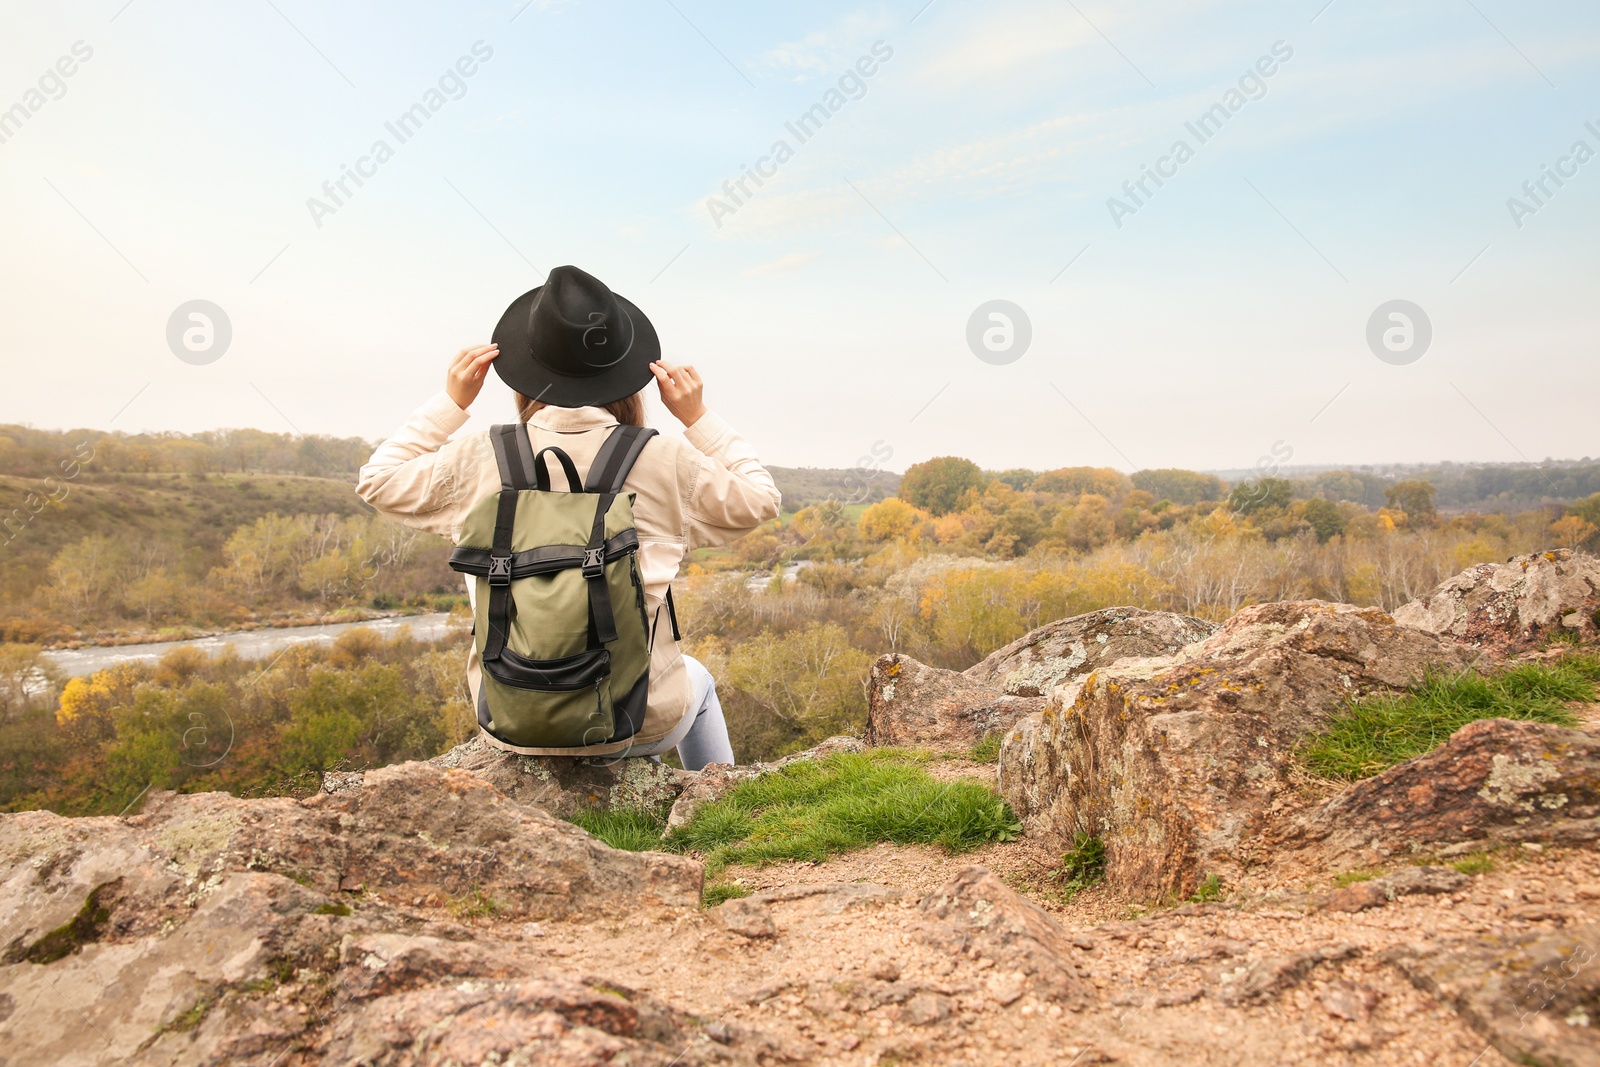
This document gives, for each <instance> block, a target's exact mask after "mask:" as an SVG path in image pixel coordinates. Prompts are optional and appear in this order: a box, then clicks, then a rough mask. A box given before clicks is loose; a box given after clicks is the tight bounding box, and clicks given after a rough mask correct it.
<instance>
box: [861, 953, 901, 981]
mask: <svg viewBox="0 0 1600 1067" xmlns="http://www.w3.org/2000/svg"><path fill="white" fill-rule="evenodd" d="M867 973H868V974H869V975H871V976H872V977H874V978H876V979H878V981H880V982H898V981H899V980H900V965H899V964H898V963H896V962H895V961H894V960H890V959H876V960H873V961H872V964H871V966H869V967H868V968H867Z"/></svg>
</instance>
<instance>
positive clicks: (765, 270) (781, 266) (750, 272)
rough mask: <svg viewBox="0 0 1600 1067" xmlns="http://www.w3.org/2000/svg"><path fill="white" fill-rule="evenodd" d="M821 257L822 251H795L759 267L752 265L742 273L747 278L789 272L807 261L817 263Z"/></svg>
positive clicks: (797, 268)
mask: <svg viewBox="0 0 1600 1067" xmlns="http://www.w3.org/2000/svg"><path fill="white" fill-rule="evenodd" d="M821 258H822V253H821V252H794V253H791V254H790V255H787V256H781V257H779V258H778V259H775V260H773V261H772V262H771V263H763V264H761V265H760V266H759V267H750V268H749V269H747V270H744V271H741V272H740V273H742V274H743V275H744V276H745V277H746V278H766V277H770V276H771V275H774V274H788V273H790V272H791V271H795V270H799V269H800V268H801V267H803V266H805V265H806V264H807V263H815V262H816V261H817V260H819V259H821Z"/></svg>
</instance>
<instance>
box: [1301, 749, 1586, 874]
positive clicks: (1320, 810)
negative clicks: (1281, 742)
mask: <svg viewBox="0 0 1600 1067" xmlns="http://www.w3.org/2000/svg"><path fill="white" fill-rule="evenodd" d="M1596 840H1600V736H1596V735H1595V734H1593V733H1590V732H1589V731H1587V730H1567V729H1563V728H1561V727H1559V726H1549V725H1546V724H1544V723H1533V722H1514V721H1512V720H1509V719H1483V720H1480V721H1478V722H1473V723H1468V724H1467V725H1466V726H1463V727H1462V728H1461V729H1459V730H1457V731H1456V732H1455V733H1454V734H1453V735H1451V737H1450V739H1449V740H1448V741H1446V742H1445V743H1444V744H1442V745H1440V746H1439V747H1438V748H1436V749H1434V750H1433V751H1432V752H1429V753H1427V754H1425V755H1422V756H1419V757H1417V758H1416V759H1412V760H1407V761H1406V762H1404V763H1401V764H1398V765H1396V766H1394V767H1390V768H1389V769H1388V770H1386V771H1384V772H1383V773H1381V774H1378V775H1376V776H1374V777H1372V778H1368V779H1366V780H1365V781H1361V782H1357V783H1355V784H1354V785H1352V786H1350V787H1349V788H1347V789H1345V790H1343V791H1342V792H1340V793H1339V794H1338V795H1336V796H1334V797H1333V798H1331V799H1330V800H1328V801H1326V802H1325V803H1323V804H1321V805H1320V806H1318V807H1317V808H1316V809H1314V810H1313V811H1311V812H1309V813H1307V814H1305V815H1304V816H1302V817H1301V818H1299V819H1297V820H1295V821H1294V822H1292V823H1291V824H1290V825H1289V827H1288V828H1287V829H1286V830H1285V832H1284V833H1283V836H1282V839H1281V842H1280V844H1281V847H1283V848H1308V847H1315V848H1316V849H1317V852H1318V854H1319V855H1321V856H1323V857H1325V858H1326V861H1327V862H1329V863H1332V864H1334V865H1336V866H1359V865H1362V864H1370V863H1376V862H1381V861H1382V860H1385V859H1387V858H1389V857H1391V856H1404V855H1411V854H1417V853H1422V854H1427V853H1437V852H1444V853H1445V854H1449V853H1450V852H1452V851H1461V847H1462V846H1463V845H1469V846H1473V847H1480V848H1485V847H1486V848H1495V847H1499V846H1502V845H1507V844H1516V843H1520V842H1523V841H1531V842H1536V843H1543V844H1567V845H1572V844H1586V843H1589V842H1592V841H1596Z"/></svg>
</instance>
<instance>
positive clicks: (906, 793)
mask: <svg viewBox="0 0 1600 1067" xmlns="http://www.w3.org/2000/svg"><path fill="white" fill-rule="evenodd" d="M925 762H926V760H925V759H918V758H917V757H916V756H915V755H914V754H907V753H902V752H898V751H896V750H893V749H879V750H875V751H872V752H848V753H835V754H834V755H831V756H825V757H823V758H822V759H819V760H806V761H802V762H799V763H793V764H790V765H789V766H787V767H784V768H783V769H781V770H777V771H773V772H771V773H770V774H764V775H762V776H761V777H760V778H755V779H752V780H750V781H747V782H741V783H740V784H739V785H737V786H735V787H734V788H733V789H732V790H730V791H729V793H728V794H727V795H726V796H725V797H723V798H722V799H720V800H717V801H714V802H713V803H710V804H705V805H702V806H701V808H700V809H699V810H698V811H697V812H696V813H695V816H694V818H693V819H692V820H690V822H689V823H688V825H686V826H683V827H680V828H679V829H678V830H676V831H674V832H673V833H672V834H671V835H670V836H669V837H668V839H667V841H666V845H667V847H668V848H670V849H672V850H674V851H679V852H694V853H698V854H700V855H702V856H703V857H704V858H705V863H706V868H707V870H708V871H710V872H713V873H715V872H717V871H720V870H722V869H723V868H724V867H726V866H727V865H728V864H730V863H747V864H755V865H759V864H765V863H776V862H782V861H785V860H815V861H821V860H825V859H827V858H828V857H829V856H833V855H836V854H838V853H841V852H848V851H850V850H851V849H856V848H861V847H862V846H865V845H870V844H874V843H877V842H880V841H892V842H894V843H896V844H903V845H904V844H927V845H938V846H940V847H941V848H944V849H945V850H946V851H948V852H965V851H968V850H970V849H974V848H977V847H978V846H980V845H983V844H986V843H988V842H990V841H1010V840H1014V839H1015V838H1016V837H1017V836H1018V835H1019V834H1020V833H1021V832H1022V826H1021V824H1020V823H1019V822H1018V821H1017V818H1016V816H1015V815H1013V814H1012V813H1011V809H1010V808H1008V807H1007V806H1006V804H1005V802H1004V801H1003V800H1001V799H1000V798H999V797H998V796H996V795H995V793H994V791H993V790H991V789H989V788H987V787H986V786H983V785H981V784H979V783H977V782H973V781H962V780H958V781H953V782H938V781H935V780H934V779H933V777H932V776H931V775H929V774H928V772H927V770H925V769H924V767H922V766H921V765H920V764H921V763H925Z"/></svg>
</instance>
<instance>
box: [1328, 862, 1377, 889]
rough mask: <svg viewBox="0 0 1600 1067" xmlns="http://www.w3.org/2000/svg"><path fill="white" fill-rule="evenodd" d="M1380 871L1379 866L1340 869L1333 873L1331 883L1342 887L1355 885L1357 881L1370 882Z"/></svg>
mask: <svg viewBox="0 0 1600 1067" xmlns="http://www.w3.org/2000/svg"><path fill="white" fill-rule="evenodd" d="M1382 873H1383V870H1382V868H1379V867H1357V868H1355V869H1354V870H1349V871H1341V872H1339V873H1338V874H1336V875H1334V876H1333V884H1334V885H1336V886H1338V887H1339V888H1340V889H1343V888H1344V887H1345V886H1347V885H1355V884H1356V883H1357V882H1370V881H1372V880H1373V879H1374V878H1376V877H1378V875H1380V874H1382Z"/></svg>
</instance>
